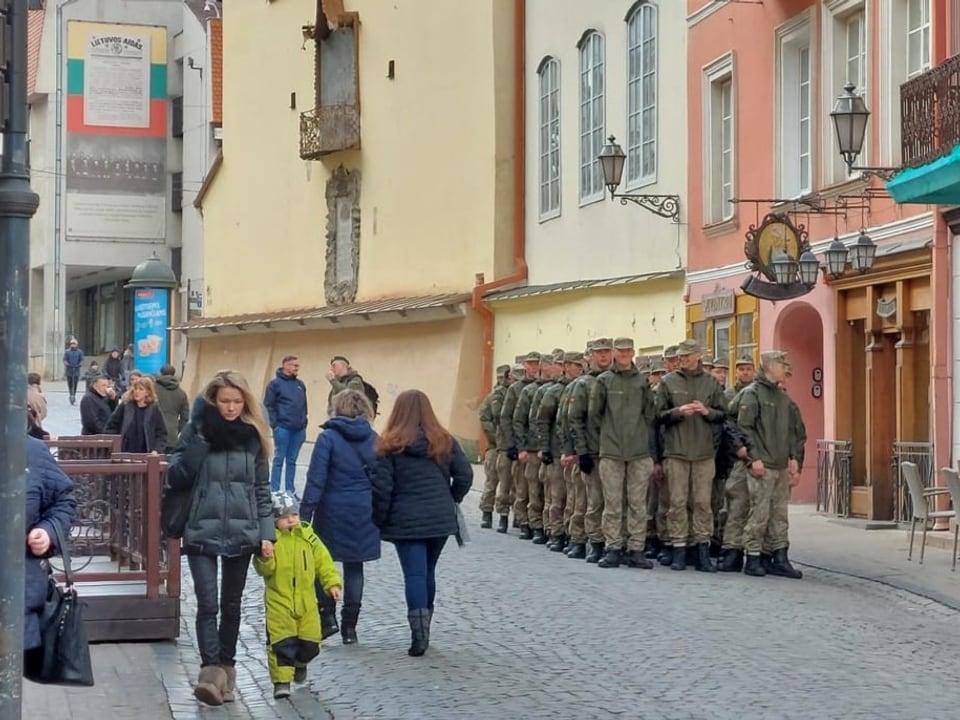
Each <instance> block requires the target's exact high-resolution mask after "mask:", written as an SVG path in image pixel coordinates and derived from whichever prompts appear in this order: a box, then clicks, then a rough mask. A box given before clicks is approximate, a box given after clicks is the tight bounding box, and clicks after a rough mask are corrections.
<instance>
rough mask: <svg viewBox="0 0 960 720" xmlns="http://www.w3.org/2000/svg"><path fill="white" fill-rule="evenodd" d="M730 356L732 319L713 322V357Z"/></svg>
mask: <svg viewBox="0 0 960 720" xmlns="http://www.w3.org/2000/svg"><path fill="white" fill-rule="evenodd" d="M729 355H730V318H722V319H717V320H714V321H713V357H720V358H725V357H729Z"/></svg>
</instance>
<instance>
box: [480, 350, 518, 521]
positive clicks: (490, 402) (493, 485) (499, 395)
mask: <svg viewBox="0 0 960 720" xmlns="http://www.w3.org/2000/svg"><path fill="white" fill-rule="evenodd" d="M512 381H513V377H512V376H511V374H510V366H509V365H501V366H500V367H498V368H497V384H496V385H494V386H493V390H492V391H491V392H490V394H489V395H487V397H485V398H484V399H483V402H482V403H480V427H481V428H483V434H484V437H485V438H486V440H487V451H486V453H484V456H483V473H484V481H483V494H482V495H481V496H480V512H481V513H483V517H482V520H481V521H480V527H482V528H490V527H493V510H494V501H495V499H496V496H497V485H498V484H499V482H500V476H499V475H498V474H497V425H499V423H500V407H501V406H502V405H503V397H504V395H506V394H507V386H508V385H509V384H510V383H511V382H512ZM507 482H509V478H508V479H507ZM496 510H497V513H498V514H500V515H508V514H509V513H510V508H509V507H508V506H507V505H499V506H497V508H496Z"/></svg>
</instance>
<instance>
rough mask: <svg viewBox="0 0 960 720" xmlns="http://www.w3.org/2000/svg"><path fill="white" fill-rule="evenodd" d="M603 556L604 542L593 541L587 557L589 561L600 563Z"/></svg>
mask: <svg viewBox="0 0 960 720" xmlns="http://www.w3.org/2000/svg"><path fill="white" fill-rule="evenodd" d="M602 557H603V543H602V542H592V543H590V550H589V552H587V557H586V558H585V559H586V561H587V562H588V563H598V562H600V558H602Z"/></svg>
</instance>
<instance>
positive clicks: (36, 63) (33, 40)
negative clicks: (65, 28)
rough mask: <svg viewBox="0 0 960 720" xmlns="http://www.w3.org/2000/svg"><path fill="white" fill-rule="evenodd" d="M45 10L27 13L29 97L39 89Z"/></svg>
mask: <svg viewBox="0 0 960 720" xmlns="http://www.w3.org/2000/svg"><path fill="white" fill-rule="evenodd" d="M45 15H46V13H45V12H44V11H43V10H30V11H29V12H28V13H27V97H30V96H31V95H33V93H34V91H35V90H36V87H37V71H38V68H39V67H40V44H41V42H42V41H43V21H44V16H45Z"/></svg>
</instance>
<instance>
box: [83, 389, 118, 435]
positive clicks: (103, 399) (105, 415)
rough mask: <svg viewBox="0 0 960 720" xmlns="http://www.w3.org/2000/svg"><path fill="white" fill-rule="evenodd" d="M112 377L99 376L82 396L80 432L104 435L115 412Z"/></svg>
mask: <svg viewBox="0 0 960 720" xmlns="http://www.w3.org/2000/svg"><path fill="white" fill-rule="evenodd" d="M109 392H110V378H108V377H107V376H106V375H101V376H99V377H98V378H97V379H96V380H94V381H93V384H92V385H91V386H90V387H89V388H87V391H86V392H85V393H84V394H83V397H82V398H80V434H81V435H103V434H104V432H105V431H106V428H107V423H108V422H110V416H111V415H112V414H113V407H112V406H111V401H110V397H109Z"/></svg>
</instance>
